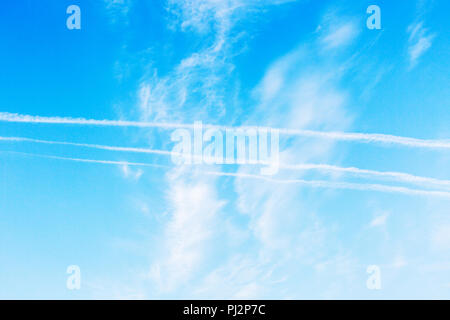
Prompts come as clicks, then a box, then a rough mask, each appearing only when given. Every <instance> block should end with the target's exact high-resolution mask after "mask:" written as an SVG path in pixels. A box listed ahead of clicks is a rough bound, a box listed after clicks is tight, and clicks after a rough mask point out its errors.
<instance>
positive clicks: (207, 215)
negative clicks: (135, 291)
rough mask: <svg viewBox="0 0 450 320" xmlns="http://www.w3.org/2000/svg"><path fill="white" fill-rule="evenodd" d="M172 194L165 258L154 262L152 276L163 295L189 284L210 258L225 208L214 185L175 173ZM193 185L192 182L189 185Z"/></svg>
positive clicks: (164, 243)
mask: <svg viewBox="0 0 450 320" xmlns="http://www.w3.org/2000/svg"><path fill="white" fill-rule="evenodd" d="M171 175H172V176H171V177H170V181H171V187H170V190H169V192H168V200H169V205H170V206H171V211H172V213H171V218H170V221H168V223H167V225H166V227H165V231H164V233H163V235H162V239H164V240H163V243H162V245H161V249H162V254H160V255H159V256H158V257H157V258H156V260H155V261H154V263H153V265H152V267H151V273H150V276H151V278H152V279H153V280H155V281H156V283H157V284H158V285H159V289H160V290H162V291H169V292H170V291H171V290H173V289H175V288H177V287H179V286H180V285H182V284H184V283H186V282H188V281H189V280H190V279H191V277H192V276H193V274H194V273H195V272H196V271H198V268H199V267H200V264H201V263H202V262H204V260H205V258H206V256H205V255H206V250H207V248H208V243H209V241H210V240H211V239H212V238H213V236H214V233H215V230H216V228H217V227H218V225H217V214H218V212H219V211H220V209H221V208H222V207H223V205H224V204H225V202H224V201H221V200H219V199H218V198H217V195H216V192H215V185H214V183H213V181H207V180H200V179H197V181H195V182H192V180H190V179H186V180H185V179H184V178H183V176H179V175H178V174H177V173H174V172H172V173H171ZM189 181H191V182H189Z"/></svg>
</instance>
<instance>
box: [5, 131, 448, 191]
mask: <svg viewBox="0 0 450 320" xmlns="http://www.w3.org/2000/svg"><path fill="white" fill-rule="evenodd" d="M0 141H9V142H30V143H40V144H50V145H68V146H76V147H84V148H91V149H98V150H107V151H117V152H132V153H146V154H156V155H163V156H172V155H175V154H176V155H178V156H183V155H184V154H183V153H175V152H173V151H166V150H155V149H147V148H133V147H118V146H106V145H99V144H87V143H75V142H66V141H49V140H40V139H31V138H24V137H1V136H0ZM192 156H194V155H192ZM200 158H201V157H200ZM260 164H262V165H270V163H268V162H267V163H260ZM279 168H280V169H285V170H303V171H306V170H317V171H321V172H334V173H344V174H352V175H355V176H368V177H376V178H388V179H391V180H394V181H396V182H407V183H415V184H422V185H424V184H426V185H429V184H431V185H438V186H444V187H450V180H441V179H436V178H429V177H422V176H416V175H413V174H409V173H403V172H395V171H376V170H368V169H360V168H356V167H339V166H335V165H329V164H310V163H302V164H282V163H280V164H279Z"/></svg>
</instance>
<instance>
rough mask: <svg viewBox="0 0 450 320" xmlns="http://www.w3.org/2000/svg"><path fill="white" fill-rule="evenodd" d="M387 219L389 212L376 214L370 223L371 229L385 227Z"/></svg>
mask: <svg viewBox="0 0 450 320" xmlns="http://www.w3.org/2000/svg"><path fill="white" fill-rule="evenodd" d="M388 217H389V212H382V213H379V214H377V215H376V216H375V217H374V218H373V219H372V221H371V222H370V226H371V227H382V226H385V225H386V221H387V218H388Z"/></svg>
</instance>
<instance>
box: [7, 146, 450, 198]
mask: <svg viewBox="0 0 450 320" xmlns="http://www.w3.org/2000/svg"><path fill="white" fill-rule="evenodd" d="M11 153H17V154H22V155H26V156H33V157H40V158H47V159H55V160H65V161H73V162H85V163H96V164H108V165H127V166H143V167H164V168H167V167H168V166H164V165H157V164H150V163H140V162H128V161H110V160H96V159H82V158H69V157H60V156H51V155H43V154H34V153H25V152H11ZM199 173H200V174H205V175H212V176H222V177H223V176H225V177H235V178H245V179H256V180H264V181H267V182H271V183H279V184H297V185H303V186H309V187H314V188H325V189H343V190H359V191H378V192H385V193H400V194H405V195H413V196H435V197H444V198H450V192H447V191H432V190H421V189H411V188H406V187H397V186H387V185H382V184H368V183H350V182H333V181H324V180H302V179H288V180H281V179H274V178H270V177H267V176H262V175H256V174H245V173H230V172H221V171H200V172H199Z"/></svg>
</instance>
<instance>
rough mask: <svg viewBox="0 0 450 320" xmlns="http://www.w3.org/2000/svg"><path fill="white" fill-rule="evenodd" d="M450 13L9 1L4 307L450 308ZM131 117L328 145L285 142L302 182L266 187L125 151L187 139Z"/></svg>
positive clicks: (395, 6) (140, 0)
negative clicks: (225, 303)
mask: <svg viewBox="0 0 450 320" xmlns="http://www.w3.org/2000/svg"><path fill="white" fill-rule="evenodd" d="M73 4H75V5H78V6H79V7H80V9H81V29H80V30H69V29H68V28H67V26H66V20H67V18H68V17H69V14H67V13H66V9H67V7H68V6H69V5H73ZM373 4H374V5H378V6H379V7H380V10H381V29H379V30H378V29H372V30H370V29H368V28H367V27H366V20H367V18H368V17H369V16H370V14H367V13H366V9H367V7H368V6H369V5H373ZM449 9H450V5H449V3H448V2H447V1H444V0H440V1H439V0H434V1H432V0H418V1H406V0H403V1H381V0H377V1H307V0H298V1H295V0H292V1H284V0H261V1H253V0H249V1H244V0H223V1H218V0H198V1H193V0H167V1H144V0H104V1H100V0H99V1H75V0H71V1H66V0H64V1H62V0H61V1H50V0H45V1H39V2H38V1H31V0H28V1H26V0H20V1H12V2H11V1H10V2H8V3H6V4H3V10H1V12H0V38H1V39H2V41H0V69H1V72H0V88H1V89H0V93H1V94H0V298H31V299H36V298H44V299H48V298H57V299H80V298H85V299H97V298H112V299H116V298H118V299H119V298H149V299H159V298H175V299H179V298H219V299H222V298H272V299H292V298H294V299H298V298H307V299H326V298H331V299H347V298H363V299H380V298H386V299H392V298H433V299H434V298H446V299H448V298H450V236H449V235H450V181H449V180H450V166H449V163H450V153H449V149H450V142H449V138H450V126H449V123H450V112H449V108H450V90H449V89H450V88H449V81H448V75H449V73H450V70H449V69H450V66H449V64H448V61H449V60H450V59H449V58H450V57H449V53H450V50H449V41H448V39H449V30H450V28H449V23H448V16H447V13H448V11H449ZM29 116H31V117H29ZM89 119H95V120H104V119H106V120H116V122H115V124H112V123H110V124H108V125H105V124H92V123H89ZM124 121H133V122H134V123H144V122H145V123H159V124H193V123H194V122H195V121H202V122H203V123H204V124H212V125H217V126H234V127H239V126H265V127H272V128H280V129H292V130H310V131H313V132H315V133H318V134H320V133H326V134H328V135H327V137H326V138H318V136H317V134H316V135H312V136H306V135H304V134H293V135H290V134H280V161H281V163H283V164H284V165H291V166H294V165H297V167H299V166H303V169H298V168H297V169H286V168H281V169H280V170H279V172H278V173H277V174H276V175H274V176H272V177H271V180H270V181H268V180H261V179H259V169H260V168H259V166H255V165H253V166H252V165H241V166H239V165H206V164H201V165H178V166H177V165H175V164H174V163H173V162H172V161H171V158H170V157H168V156H167V155H164V154H155V153H142V152H133V151H132V150H128V151H126V152H124V151H121V150H118V148H117V147H128V148H141V149H150V150H162V151H171V150H172V148H173V147H174V142H173V141H172V140H171V134H172V133H173V131H174V129H173V128H169V127H164V126H163V127H160V128H156V127H151V126H145V127H139V126H133V125H122V124H124ZM49 122H52V123H49ZM117 123H119V124H117ZM352 133H358V134H357V135H356V138H354V139H353V138H352V139H349V138H348V137H349V135H350V134H352ZM365 134H368V135H365ZM374 134H385V135H387V136H383V138H380V136H376V135H374ZM11 137H15V138H17V137H20V138H28V139H29V140H23V139H22V140H20V139H11ZM343 137H347V138H343ZM408 138H412V139H408ZM37 140H39V141H37ZM380 140H383V141H380ZM42 141H46V143H42ZM49 141H52V142H62V143H65V144H61V143H58V144H56V143H48V142H49ZM70 143H78V144H83V145H82V146H81V145H73V144H70ZM87 145H90V146H87ZM92 145H96V146H109V147H112V148H109V150H105V148H98V147H92ZM133 164H141V165H133ZM306 165H329V166H332V167H326V168H324V167H323V166H322V167H320V166H316V167H315V168H314V169H312V170H309V169H308V170H305V168H304V167H305V166H306ZM345 168H346V169H345ZM349 168H350V169H349ZM364 170H371V171H370V172H367V171H364ZM211 171H214V172H215V173H216V174H214V175H211V174H207V172H211ZM386 172H390V173H389V174H386ZM224 173H227V174H231V175H224ZM405 174H407V175H405ZM288 180H289V181H291V182H289V183H288V182H287V181H288ZM292 180H296V182H292ZM305 181H306V182H305ZM314 181H320V183H315V182H314ZM374 185H376V186H375V187H374ZM399 188H402V189H399ZM70 265H77V266H79V267H80V270H81V288H80V289H79V290H69V289H68V288H67V287H66V280H67V277H68V276H69V275H68V274H67V273H66V269H67V267H68V266H70ZM371 265H376V266H378V267H379V270H380V277H381V278H380V279H381V289H379V290H370V289H369V288H368V287H367V286H366V281H367V279H368V278H369V277H370V274H368V273H367V272H366V269H367V267H368V266H371Z"/></svg>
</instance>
